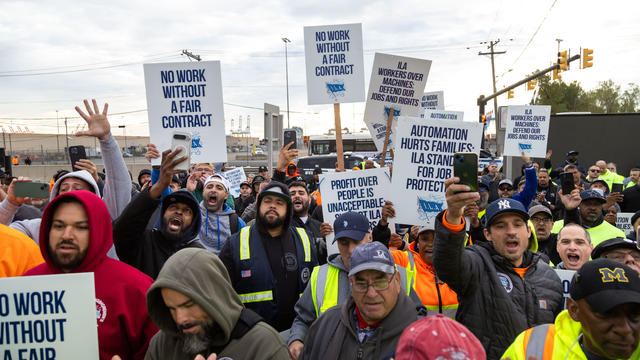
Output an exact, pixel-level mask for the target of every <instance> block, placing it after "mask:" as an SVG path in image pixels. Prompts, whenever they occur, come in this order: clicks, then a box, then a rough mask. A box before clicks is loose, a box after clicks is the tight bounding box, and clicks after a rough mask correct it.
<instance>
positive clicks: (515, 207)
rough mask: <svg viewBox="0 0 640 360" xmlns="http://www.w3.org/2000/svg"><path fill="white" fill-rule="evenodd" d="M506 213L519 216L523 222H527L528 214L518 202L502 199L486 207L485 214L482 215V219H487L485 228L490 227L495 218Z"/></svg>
mask: <svg viewBox="0 0 640 360" xmlns="http://www.w3.org/2000/svg"><path fill="white" fill-rule="evenodd" d="M507 212H511V213H515V214H517V215H520V216H521V217H522V218H523V219H524V220H525V221H526V220H529V213H527V209H525V208H524V205H522V203H521V202H520V201H518V200H514V199H511V198H504V199H498V200H495V201H494V202H492V203H491V204H489V206H487V212H486V213H485V214H484V217H485V218H486V219H487V220H486V221H487V227H489V225H491V222H492V221H493V220H495V218H496V216H498V215H501V214H503V213H507Z"/></svg>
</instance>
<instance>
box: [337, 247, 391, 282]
mask: <svg viewBox="0 0 640 360" xmlns="http://www.w3.org/2000/svg"><path fill="white" fill-rule="evenodd" d="M365 270H377V271H380V272H383V273H385V274H393V273H395V271H396V266H395V262H394V261H393V256H391V252H389V249H387V247H386V246H384V245H383V244H382V243H381V242H378V241H373V242H370V243H366V244H363V245H360V246H358V247H356V248H355V249H354V250H353V253H352V254H351V270H349V276H353V275H355V274H357V273H359V272H361V271H365Z"/></svg>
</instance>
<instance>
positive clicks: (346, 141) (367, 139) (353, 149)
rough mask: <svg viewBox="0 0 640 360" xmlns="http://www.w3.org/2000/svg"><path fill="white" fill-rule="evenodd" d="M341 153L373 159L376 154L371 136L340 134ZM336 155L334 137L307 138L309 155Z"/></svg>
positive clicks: (365, 134) (317, 136)
mask: <svg viewBox="0 0 640 360" xmlns="http://www.w3.org/2000/svg"><path fill="white" fill-rule="evenodd" d="M342 151H344V152H350V153H352V154H355V155H361V156H367V157H373V156H375V155H376V154H377V153H378V150H377V148H376V144H375V143H374V142H373V139H372V138H371V134H367V133H355V134H342ZM331 153H333V154H335V153H336V136H335V135H311V136H309V155H327V154H331Z"/></svg>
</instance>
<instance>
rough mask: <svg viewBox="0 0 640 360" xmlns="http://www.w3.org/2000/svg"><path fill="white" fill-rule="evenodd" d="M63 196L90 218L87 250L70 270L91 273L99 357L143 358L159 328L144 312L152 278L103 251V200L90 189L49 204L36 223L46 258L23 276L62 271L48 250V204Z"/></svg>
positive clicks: (106, 229)
mask: <svg viewBox="0 0 640 360" xmlns="http://www.w3.org/2000/svg"><path fill="white" fill-rule="evenodd" d="M65 197H67V198H68V197H73V198H76V199H78V200H79V201H80V202H81V203H82V204H83V206H84V209H85V211H86V212H87V217H88V219H89V239H90V240H89V248H88V249H87V255H86V257H85V258H84V260H83V261H82V263H81V264H80V266H78V267H77V268H75V269H74V270H73V271H72V272H73V273H82V272H93V274H94V281H95V290H96V318H97V323H98V344H99V347H100V359H103V360H111V358H112V357H113V355H120V357H122V359H123V360H127V359H144V356H145V353H146V352H147V347H148V346H149V341H150V340H151V338H152V337H153V335H154V334H155V333H156V332H157V331H158V328H157V327H156V326H155V324H154V323H153V322H152V321H151V318H149V314H148V313H147V303H146V293H147V290H148V289H149V287H150V286H151V283H152V280H151V278H150V277H148V276H147V275H145V274H143V273H141V272H140V271H138V270H137V269H135V268H133V267H131V266H129V265H127V264H125V263H123V262H120V261H118V260H114V259H111V258H109V257H107V251H109V249H110V248H111V246H112V245H113V238H112V230H111V216H109V211H108V210H107V207H106V205H105V204H104V201H102V200H101V199H100V198H99V197H97V196H96V195H95V194H93V193H91V192H89V191H86V190H81V191H71V192H67V193H65V194H62V195H60V196H58V197H56V198H55V199H53V201H51V202H50V203H49V205H48V206H47V207H46V209H45V210H44V213H43V214H42V223H41V224H40V252H41V253H42V256H43V257H44V260H45V263H44V264H41V265H39V266H37V267H35V268H33V269H31V270H29V271H28V272H26V273H25V275H27V276H28V275H50V274H61V273H62V271H61V270H60V269H59V268H57V267H56V266H55V265H54V264H53V261H52V259H51V257H50V256H49V252H48V251H47V249H48V246H49V230H50V229H51V218H52V217H53V211H52V210H51V209H53V208H54V205H55V204H56V203H57V202H58V201H59V200H60V199H61V198H65ZM76 341H82V339H77V340H76Z"/></svg>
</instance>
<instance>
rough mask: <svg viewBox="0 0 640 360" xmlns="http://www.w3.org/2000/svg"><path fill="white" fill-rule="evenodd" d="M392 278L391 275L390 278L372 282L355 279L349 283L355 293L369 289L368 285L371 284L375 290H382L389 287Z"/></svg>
mask: <svg viewBox="0 0 640 360" xmlns="http://www.w3.org/2000/svg"><path fill="white" fill-rule="evenodd" d="M392 279H393V276H391V278H384V279H378V280H374V281H372V282H367V281H358V280H356V281H353V282H352V283H351V289H352V290H353V291H354V292H357V293H365V292H367V290H369V286H373V289H374V290H375V291H384V290H387V289H388V288H389V284H391V280H392Z"/></svg>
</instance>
